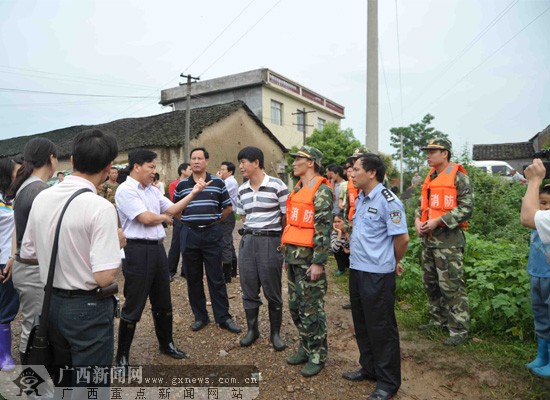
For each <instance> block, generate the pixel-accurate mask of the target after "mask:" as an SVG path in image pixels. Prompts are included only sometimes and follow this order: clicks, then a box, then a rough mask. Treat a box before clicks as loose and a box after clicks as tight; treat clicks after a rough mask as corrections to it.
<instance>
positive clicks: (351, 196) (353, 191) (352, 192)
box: [348, 177, 359, 221]
mask: <svg viewBox="0 0 550 400" xmlns="http://www.w3.org/2000/svg"><path fill="white" fill-rule="evenodd" d="M357 196H359V189H357V188H356V187H355V186H353V181H352V180H351V177H348V204H349V210H348V221H351V220H352V219H353V214H355V199H357Z"/></svg>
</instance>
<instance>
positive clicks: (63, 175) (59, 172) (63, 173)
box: [56, 171, 65, 176]
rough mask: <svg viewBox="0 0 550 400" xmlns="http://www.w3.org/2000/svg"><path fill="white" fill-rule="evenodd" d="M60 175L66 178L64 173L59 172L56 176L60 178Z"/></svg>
mask: <svg viewBox="0 0 550 400" xmlns="http://www.w3.org/2000/svg"><path fill="white" fill-rule="evenodd" d="M59 175H63V176H65V174H64V173H63V172H62V171H59V172H58V173H57V174H56V176H59Z"/></svg>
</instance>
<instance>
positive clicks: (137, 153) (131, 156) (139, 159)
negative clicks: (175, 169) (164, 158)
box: [128, 149, 157, 171]
mask: <svg viewBox="0 0 550 400" xmlns="http://www.w3.org/2000/svg"><path fill="white" fill-rule="evenodd" d="M156 158H157V153H155V152H154V151H151V150H147V149H134V150H131V151H130V152H129V153H128V170H129V171H132V170H133V169H134V165H135V164H137V165H143V164H144V163H146V162H153V161H155V159H156Z"/></svg>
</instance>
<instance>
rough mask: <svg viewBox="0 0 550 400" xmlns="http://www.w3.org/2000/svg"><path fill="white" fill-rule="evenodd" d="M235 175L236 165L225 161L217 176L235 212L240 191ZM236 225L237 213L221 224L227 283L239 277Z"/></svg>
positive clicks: (223, 261)
mask: <svg viewBox="0 0 550 400" xmlns="http://www.w3.org/2000/svg"><path fill="white" fill-rule="evenodd" d="M234 174H235V164H233V163H232V162H231V161H223V162H222V164H221V166H220V169H219V171H218V173H217V174H216V175H218V176H219V177H220V178H222V179H223V182H224V183H225V187H226V188H227V193H229V198H230V199H231V205H232V206H233V211H235V210H236V209H237V194H238V191H239V184H238V183H237V180H236V179H235V177H234V176H233V175H234ZM235 223H236V220H235V212H232V213H231V214H229V215H228V216H227V218H226V219H224V220H223V221H222V222H220V225H221V227H222V232H223V236H222V240H223V249H222V265H223V275H224V277H225V283H230V282H231V277H236V276H237V254H236V253H235V246H234V244H233V230H234V229H235Z"/></svg>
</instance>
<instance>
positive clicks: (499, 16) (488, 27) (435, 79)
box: [415, 0, 519, 104]
mask: <svg viewBox="0 0 550 400" xmlns="http://www.w3.org/2000/svg"><path fill="white" fill-rule="evenodd" d="M518 2H519V0H515V1H514V2H513V3H510V4H508V6H506V8H504V10H502V11H501V12H500V13H499V14H498V15H497V16H496V17H495V18H493V20H492V21H491V22H489V24H488V25H487V26H486V27H485V28H483V29H482V30H481V31H480V32H479V33H478V34H477V36H476V37H474V38H473V39H472V40H471V41H470V42H469V43H468V44H467V45H466V46H464V48H463V49H462V50H461V51H460V52H458V54H457V55H456V56H455V57H454V58H453V59H452V60H451V61H449V62H448V63H447V64H446V65H445V66H444V67H443V70H442V71H441V72H440V73H439V74H437V75H436V77H435V78H433V79H430V81H429V82H428V84H427V85H426V87H424V89H423V90H422V92H421V93H420V95H419V96H416V97H415V104H418V101H419V100H420V99H421V98H422V97H424V95H425V94H426V93H427V92H428V89H430V88H431V87H432V86H433V85H434V83H435V82H437V81H438V80H439V79H440V78H441V77H443V76H444V75H445V74H446V73H447V72H448V71H449V70H450V69H451V68H452V67H453V66H454V65H455V64H456V63H457V62H458V60H460V58H462V56H464V55H465V54H466V53H467V52H468V50H470V49H471V48H472V47H473V46H474V45H475V44H476V43H477V42H479V41H480V40H481V38H482V37H483V36H485V34H486V33H487V32H489V30H490V29H491V28H492V27H493V26H495V25H496V23H497V22H498V21H500V20H501V19H502V17H504V15H506V14H507V13H508V11H510V10H511V9H512V8H513V7H514V6H515V5H516V4H517V3H518Z"/></svg>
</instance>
